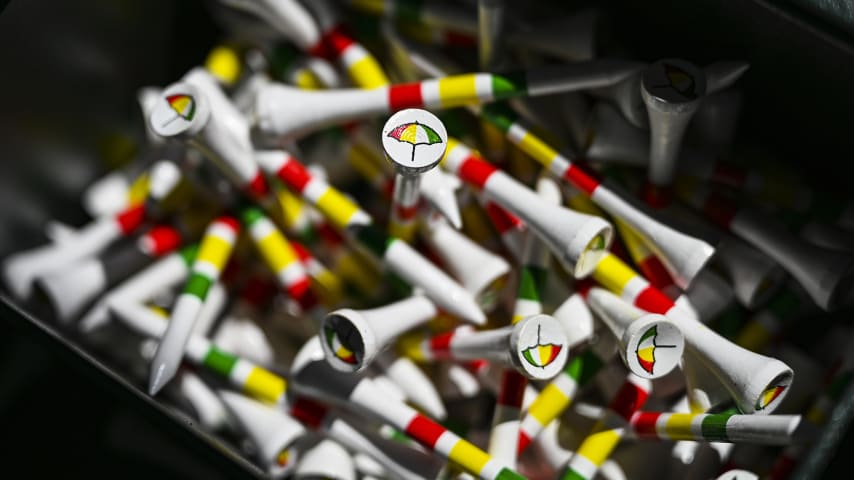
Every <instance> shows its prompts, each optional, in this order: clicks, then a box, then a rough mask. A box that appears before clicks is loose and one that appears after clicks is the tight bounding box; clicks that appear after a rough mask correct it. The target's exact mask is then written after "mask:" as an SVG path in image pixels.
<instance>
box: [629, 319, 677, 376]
mask: <svg viewBox="0 0 854 480" xmlns="http://www.w3.org/2000/svg"><path fill="white" fill-rule="evenodd" d="M657 337H658V325H654V326H652V327H651V328H649V329H648V330H647V331H646V332H644V334H643V335H642V336H641V339H640V341H639V342H638V346H637V348H636V349H635V354H636V355H637V358H638V363H639V364H640V366H641V368H643V369H644V370H645V371H646V372H647V373H649V374H650V375H651V374H652V373H653V372H652V370H653V368H654V367H655V349H656V348H676V345H659V344H657V343H655V341H656V338H657Z"/></svg>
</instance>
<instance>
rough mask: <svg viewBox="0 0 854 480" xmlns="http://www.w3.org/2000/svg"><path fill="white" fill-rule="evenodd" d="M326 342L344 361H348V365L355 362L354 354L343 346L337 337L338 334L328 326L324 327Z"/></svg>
mask: <svg viewBox="0 0 854 480" xmlns="http://www.w3.org/2000/svg"><path fill="white" fill-rule="evenodd" d="M325 330H326V331H325V333H326V344H327V345H329V349H330V350H331V351H332V353H333V354H335V356H336V357H338V359H339V360H341V361H342V362H344V363H349V364H350V365H355V364H356V355H355V354H353V352H352V351H351V350H350V349H349V348H347V347H345V346H344V344H343V343H342V342H341V339H340V338H338V334H337V333H336V332H335V330H334V329H332V328H330V327H326V329H325Z"/></svg>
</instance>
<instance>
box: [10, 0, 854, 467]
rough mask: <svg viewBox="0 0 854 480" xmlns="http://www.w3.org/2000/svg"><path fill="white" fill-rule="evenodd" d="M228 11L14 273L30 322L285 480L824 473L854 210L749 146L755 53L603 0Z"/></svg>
mask: <svg viewBox="0 0 854 480" xmlns="http://www.w3.org/2000/svg"><path fill="white" fill-rule="evenodd" d="M208 6H209V7H210V8H212V9H213V13H214V15H213V18H215V19H216V21H217V22H218V28H219V29H220V31H221V34H222V39H223V40H222V41H221V42H220V43H219V44H216V45H211V47H210V50H209V51H208V52H204V53H203V54H201V55H200V56H199V58H198V60H197V64H196V65H192V66H188V67H187V68H186V70H185V71H181V72H178V74H177V75H175V77H174V78H170V79H167V80H166V81H164V83H163V84H161V85H152V86H149V87H145V88H142V89H140V90H139V94H138V98H137V99H136V100H137V102H138V104H139V115H138V117H137V118H133V119H128V121H129V123H133V124H134V125H136V126H137V127H138V128H137V130H136V131H135V133H133V134H128V133H119V130H117V133H116V138H117V140H116V141H122V142H133V143H134V146H135V148H134V149H133V151H134V154H133V155H131V156H130V157H125V158H99V159H93V161H103V162H105V163H104V165H117V164H118V165H120V167H118V168H115V169H113V170H109V171H107V169H106V166H105V167H104V168H102V171H104V174H103V176H102V177H100V178H98V179H96V180H95V181H93V182H92V183H91V184H90V185H89V186H88V187H87V188H86V190H85V191H84V192H82V193H81V195H80V199H79V201H80V202H81V204H82V206H83V208H84V209H85V210H86V211H87V212H88V213H89V214H90V215H91V219H90V220H89V221H88V223H86V224H84V225H74V226H70V225H67V224H66V223H65V222H64V219H62V218H57V219H54V220H53V221H51V222H50V223H49V224H47V225H45V229H44V232H45V235H46V237H47V240H46V241H42V242H41V243H40V244H36V243H34V244H33V245H32V246H31V248H29V249H26V250H23V251H18V252H12V253H10V254H9V255H7V256H6V257H5V258H3V262H2V270H0V274H2V280H3V283H4V285H3V287H4V288H5V290H6V291H7V292H8V293H9V294H10V295H11V296H12V297H13V298H14V299H15V301H16V302H18V303H19V304H20V305H22V306H23V308H25V309H28V308H32V307H36V306H38V307H39V308H41V310H42V311H44V310H45V308H44V306H46V308H48V309H50V314H49V315H48V317H47V318H45V320H46V321H48V322H49V323H51V324H52V326H53V327H55V328H56V329H57V331H58V332H59V333H60V334H62V335H68V336H69V337H70V338H75V339H79V342H80V345H81V347H82V348H84V349H85V350H87V351H88V352H90V353H92V354H93V355H95V356H96V357H98V358H99V359H101V360H103V361H104V362H105V363H106V364H107V365H110V366H111V367H113V368H114V369H115V370H116V371H119V372H123V373H122V374H123V375H125V376H127V379H128V380H129V381H130V382H131V383H132V384H134V385H136V386H137V387H138V388H139V389H140V390H141V391H143V392H145V393H146V394H148V395H151V396H153V397H154V398H155V399H156V400H157V401H160V402H163V403H164V404H168V405H170V406H172V407H174V408H173V410H174V411H176V412H179V413H178V414H179V415H184V416H187V417H190V418H191V419H192V420H193V423H194V424H195V425H196V426H197V428H201V429H204V430H207V431H208V432H209V433H211V434H213V435H214V437H215V438H217V439H219V440H221V441H222V442H223V443H224V444H225V445H227V447H226V448H230V449H233V450H237V451H238V452H239V453H240V454H241V455H244V456H246V457H247V458H249V460H250V461H251V462H252V463H253V464H254V465H255V466H256V467H257V468H258V469H259V470H260V471H261V472H263V473H264V474H266V475H269V476H271V477H275V478H330V479H341V480H351V479H357V478H361V479H369V478H405V479H419V478H425V479H433V478H482V479H490V480H492V479H502V480H509V479H519V478H530V479H554V478H563V479H593V478H607V479H623V478H632V479H635V478H674V479H683V478H692V479H693V478H696V479H708V478H772V479H783V478H790V477H791V478H795V477H797V478H806V477H804V472H803V471H802V469H803V468H804V465H806V462H803V461H802V460H803V459H804V458H806V457H807V456H808V455H810V454H811V452H812V451H813V445H815V443H816V442H817V441H819V439H821V438H822V437H821V434H822V431H823V428H824V426H825V425H826V424H827V423H828V422H829V421H830V420H831V418H833V415H834V407H835V406H836V404H837V403H838V402H840V401H841V400H842V399H844V398H847V397H849V396H850V395H851V391H852V387H851V385H850V382H849V379H850V378H851V374H852V370H854V353H852V351H854V348H852V347H854V336H852V331H851V327H850V326H849V325H845V324H839V323H838V322H834V321H833V319H834V318H838V315H837V316H830V315H828V312H834V313H838V312H845V311H846V310H849V311H850V309H851V308H852V306H854V247H852V245H854V242H852V241H851V240H854V208H851V206H850V205H848V204H846V202H845V201H844V199H843V200H840V199H839V198H836V197H834V196H833V192H826V191H820V190H819V189H810V188H808V187H807V186H805V185H804V184H803V183H802V181H801V180H800V179H799V178H798V176H797V172H796V171H793V170H792V171H789V170H788V169H787V168H788V167H786V165H785V164H783V163H779V164H775V163H774V162H773V158H770V157H768V158H763V157H762V155H760V154H757V152H761V151H765V150H768V151H770V150H772V148H770V147H769V146H763V145H753V144H751V143H750V139H746V140H745V139H739V141H738V142H736V141H735V139H736V137H735V134H734V130H735V129H734V128H733V127H732V125H736V123H737V121H738V118H739V114H740V108H741V103H742V101H743V99H742V96H743V95H742V93H743V91H742V86H741V83H742V81H741V80H740V79H741V78H742V77H743V76H747V75H750V70H749V64H747V63H745V62H741V61H739V60H738V59H720V61H717V62H714V63H711V64H708V65H700V66H697V65H694V64H692V63H691V61H690V60H691V59H678V58H663V59H660V60H657V61H654V62H647V61H640V60H637V59H633V58H627V57H626V56H625V54H624V53H615V52H626V51H629V50H628V49H625V48H621V49H616V48H615V49H613V50H608V49H606V48H603V47H601V46H600V45H597V44H596V41H597V39H599V38H600V35H599V34H598V33H599V32H598V29H600V28H601V27H602V25H603V24H604V23H605V22H606V21H607V18H605V16H604V14H603V13H602V12H599V11H596V10H583V11H572V10H570V9H566V11H561V12H559V13H558V14H553V15H550V16H548V17H547V19H546V18H544V17H543V16H542V15H533V14H532V11H531V10H530V9H528V8H527V7H525V6H523V5H521V4H515V3H513V2H506V4H505V2H502V1H494V0H489V1H486V0H480V1H477V2H475V1H471V2H458V3H457V2H454V3H445V2H434V1H424V2H412V1H406V0H383V1H369V0H349V1H344V0H340V1H335V0H322V1H321V0H310V1H297V0H253V1H251V2H250V1H238V0H219V1H216V2H210V5H208ZM611 48H613V47H611ZM466 72H469V73H466ZM124 132H127V129H125V130H124ZM122 135H124V136H123V137H122ZM192 428H196V427H192ZM140 448H144V447H142V446H141V447H140Z"/></svg>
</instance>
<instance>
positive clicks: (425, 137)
mask: <svg viewBox="0 0 854 480" xmlns="http://www.w3.org/2000/svg"><path fill="white" fill-rule="evenodd" d="M382 144H383V150H384V151H385V154H386V156H387V157H388V158H389V160H390V161H391V162H392V163H393V164H394V166H395V168H398V169H399V170H402V171H404V172H409V173H411V174H413V175H414V174H417V173H421V172H424V171H427V170H430V169H431V168H433V167H435V166H436V165H437V164H438V163H439V161H440V160H441V159H442V156H443V155H445V149H446V148H447V146H448V132H447V131H446V130H445V125H444V124H443V123H442V121H441V120H439V119H438V118H437V117H436V116H435V115H433V114H432V113H430V112H428V111H426V110H420V109H417V108H408V109H406V110H401V111H399V112H397V113H395V114H394V115H392V116H391V118H389V119H388V121H386V123H385V126H384V127H383V130H382Z"/></svg>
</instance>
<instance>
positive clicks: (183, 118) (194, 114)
mask: <svg viewBox="0 0 854 480" xmlns="http://www.w3.org/2000/svg"><path fill="white" fill-rule="evenodd" d="M206 100H207V99H205V98H204V97H202V95H201V93H200V92H199V91H198V90H197V89H196V88H195V87H194V86H192V85H189V84H186V83H176V84H173V85H171V86H170V87H169V88H167V89H166V90H164V91H163V93H161V94H160V97H159V98H158V99H157V103H156V104H155V106H154V110H153V111H152V112H151V117H150V118H149V124H150V126H151V129H152V130H154V132H155V133H157V134H158V135H160V136H163V137H173V136H176V135H180V134H182V133H197V132H198V131H199V130H201V129H202V127H204V125H205V124H206V123H207V120H208V117H209V116H210V110H209V107H208V104H207V101H206Z"/></svg>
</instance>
